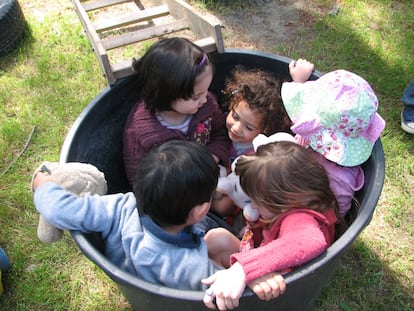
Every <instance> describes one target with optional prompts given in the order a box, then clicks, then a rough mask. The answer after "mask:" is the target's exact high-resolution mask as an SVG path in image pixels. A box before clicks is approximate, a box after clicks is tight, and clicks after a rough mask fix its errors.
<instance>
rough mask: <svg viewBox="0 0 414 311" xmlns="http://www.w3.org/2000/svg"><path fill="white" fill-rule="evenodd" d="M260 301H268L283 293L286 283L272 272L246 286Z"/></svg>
mask: <svg viewBox="0 0 414 311" xmlns="http://www.w3.org/2000/svg"><path fill="white" fill-rule="evenodd" d="M247 286H249V287H250V289H251V290H252V291H253V292H254V293H255V294H256V295H257V297H259V299H261V300H266V301H269V300H271V299H274V298H277V297H278V296H279V295H282V294H284V293H285V290H286V282H285V279H284V278H283V276H282V275H281V274H280V273H277V272H272V273H269V274H267V275H265V276H262V277H261V278H257V279H256V280H254V281H252V282H250V283H249V284H247Z"/></svg>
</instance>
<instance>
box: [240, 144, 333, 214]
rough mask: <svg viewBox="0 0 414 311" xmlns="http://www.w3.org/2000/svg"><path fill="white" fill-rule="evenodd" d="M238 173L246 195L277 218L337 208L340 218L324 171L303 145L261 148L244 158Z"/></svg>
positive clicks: (280, 145)
mask: <svg viewBox="0 0 414 311" xmlns="http://www.w3.org/2000/svg"><path fill="white" fill-rule="evenodd" d="M235 172H236V174H237V175H239V176H240V184H241V187H242V189H243V190H244V192H246V194H247V195H248V196H249V197H250V198H251V199H252V200H253V201H255V202H256V203H257V204H260V205H262V206H264V207H266V208H267V209H269V210H270V211H272V212H274V213H275V214H276V216H278V215H280V214H281V213H283V212H286V211H289V210H293V209H298V208H309V209H312V210H314V211H317V212H324V211H325V210H326V209H328V208H334V210H335V213H336V214H337V215H339V213H338V204H337V201H336V198H335V195H334V194H333V192H332V191H331V189H330V187H329V179H328V175H327V173H326V171H325V169H324V168H323V167H322V166H321V165H320V164H319V163H318V162H317V161H316V159H314V157H313V156H312V154H311V152H310V151H308V150H306V149H305V148H304V147H302V146H300V145H297V144H295V143H292V142H287V141H281V142H275V143H271V144H267V145H262V146H260V147H259V148H258V149H257V151H256V152H255V153H253V154H252V155H248V156H241V157H240V159H239V160H238V161H237V164H236V169H235ZM338 219H339V218H338Z"/></svg>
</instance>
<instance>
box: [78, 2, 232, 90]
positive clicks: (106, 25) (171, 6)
mask: <svg viewBox="0 0 414 311" xmlns="http://www.w3.org/2000/svg"><path fill="white" fill-rule="evenodd" d="M72 2H73V5H74V8H75V10H76V13H77V15H78V17H79V19H80V21H81V23H82V27H83V29H84V30H85V32H86V35H87V36H88V39H89V40H90V42H91V44H92V48H93V50H94V52H95V54H96V57H97V59H98V61H99V64H100V66H101V68H102V70H103V72H104V75H105V77H106V79H107V80H108V83H109V84H110V85H112V84H114V83H115V82H116V80H118V79H120V78H123V77H126V76H129V75H132V74H133V73H134V72H133V69H132V66H131V64H132V59H130V60H122V61H120V62H117V63H115V64H112V63H111V61H110V58H109V56H108V50H112V49H116V48H119V47H123V46H126V45H130V44H133V43H137V42H142V41H145V40H149V39H153V38H156V37H162V36H165V35H167V34H172V33H175V32H179V31H182V30H190V31H191V32H192V33H193V34H194V35H195V37H196V38H197V40H195V41H194V43H195V44H197V45H199V46H200V47H202V48H203V49H204V50H205V51H206V52H207V53H209V52H212V51H218V52H219V53H223V52H224V44H223V38H222V35H221V27H222V26H221V25H220V23H219V22H218V21H217V23H211V22H209V21H208V20H207V19H206V18H204V17H203V16H201V15H200V14H199V13H198V12H197V11H196V10H195V9H193V8H192V7H191V6H190V5H188V4H187V3H185V2H184V1H181V0H162V1H161V0H160V1H154V2H155V3H156V5H157V6H155V7H151V8H147V9H145V8H144V6H143V5H142V4H141V2H140V1H139V0H89V1H88V0H86V1H82V0H72ZM127 2H132V3H134V4H136V5H137V7H138V9H139V11H136V12H134V13H131V14H128V15H124V16H120V17H114V18H110V19H108V20H105V21H100V22H95V23H93V22H92V21H91V19H90V17H89V15H88V12H90V11H95V10H99V9H104V8H107V7H110V6H113V5H118V4H124V3H127ZM165 16H170V17H172V18H173V21H172V22H169V23H168V24H163V25H158V26H157V25H155V23H154V20H156V19H157V18H162V17H165ZM142 22H147V26H145V27H140V28H139V29H137V30H133V31H128V32H124V33H121V34H119V35H115V36H112V37H110V38H104V36H101V34H103V33H104V32H105V31H110V30H113V29H118V28H122V27H125V26H130V25H134V24H137V23H142Z"/></svg>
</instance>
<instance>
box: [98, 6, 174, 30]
mask: <svg viewBox="0 0 414 311" xmlns="http://www.w3.org/2000/svg"><path fill="white" fill-rule="evenodd" d="M168 14H169V12H168V6H167V5H162V6H158V7H153V8H148V9H146V10H143V11H139V12H137V13H134V14H129V15H124V16H121V17H118V18H114V19H110V20H105V21H100V22H96V23H94V24H93V26H94V28H95V30H96V31H97V32H102V31H106V30H110V29H115V28H119V27H122V26H127V25H131V24H136V23H140V22H145V21H150V20H152V19H154V18H159V17H162V16H166V15H168Z"/></svg>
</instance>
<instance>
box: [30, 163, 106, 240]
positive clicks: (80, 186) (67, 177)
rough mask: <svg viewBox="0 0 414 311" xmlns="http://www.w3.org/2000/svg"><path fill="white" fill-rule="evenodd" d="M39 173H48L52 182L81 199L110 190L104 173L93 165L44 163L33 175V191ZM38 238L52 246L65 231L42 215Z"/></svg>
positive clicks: (38, 227)
mask: <svg viewBox="0 0 414 311" xmlns="http://www.w3.org/2000/svg"><path fill="white" fill-rule="evenodd" d="M39 171H43V172H46V173H48V174H49V175H50V181H52V182H54V183H56V184H57V185H60V186H61V187H62V188H63V189H65V190H67V191H70V192H72V193H73V194H76V195H78V196H81V197H82V196H84V195H85V194H87V193H89V194H91V195H93V194H99V195H104V194H106V192H107V190H108V187H107V182H106V179H105V175H104V173H102V172H101V171H99V170H98V168H97V167H95V166H94V165H92V164H87V163H79V162H69V163H58V162H43V163H42V164H41V165H40V166H39V167H38V168H37V169H36V170H35V172H34V173H33V176H32V182H31V184H32V186H31V187H32V191H33V181H34V177H35V176H36V174H37V173H38V172H39ZM37 236H38V238H39V240H40V241H42V242H43V243H45V244H50V243H53V242H56V241H58V240H60V239H61V238H62V236H63V230H61V229H58V228H56V227H54V226H52V225H51V224H49V223H48V222H47V221H46V220H45V219H44V218H43V217H42V215H40V216H39V224H38V226H37Z"/></svg>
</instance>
